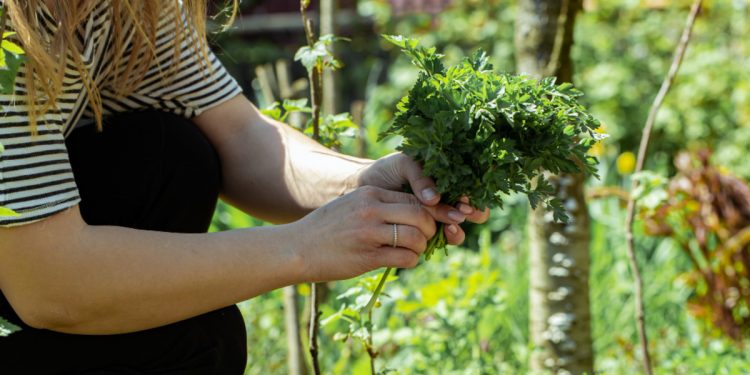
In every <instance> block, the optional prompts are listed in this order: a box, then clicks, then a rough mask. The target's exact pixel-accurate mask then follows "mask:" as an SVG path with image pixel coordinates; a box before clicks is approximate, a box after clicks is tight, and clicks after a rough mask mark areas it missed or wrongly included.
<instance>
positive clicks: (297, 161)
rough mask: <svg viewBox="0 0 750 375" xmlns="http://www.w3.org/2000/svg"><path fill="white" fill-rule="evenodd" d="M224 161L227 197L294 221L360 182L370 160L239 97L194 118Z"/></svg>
mask: <svg viewBox="0 0 750 375" xmlns="http://www.w3.org/2000/svg"><path fill="white" fill-rule="evenodd" d="M195 121H196V124H198V125H199V126H200V127H201V129H202V130H203V131H204V133H206V135H207V136H208V138H209V139H210V140H211V142H212V143H213V144H214V146H216V148H217V150H218V152H219V157H220V159H221V161H222V172H223V181H224V186H223V198H224V199H225V200H227V201H229V202H230V203H232V204H233V205H234V206H237V207H239V208H241V209H242V210H244V211H245V212H248V213H250V214H252V215H254V216H256V217H259V218H262V219H265V220H268V221H271V222H277V223H279V222H290V221H294V220H296V219H299V218H300V217H302V216H304V215H305V214H307V213H309V212H310V211H312V210H314V209H316V208H318V207H320V206H321V205H323V204H325V203H327V202H329V201H330V200H332V199H334V198H335V197H337V196H339V195H341V194H343V193H346V192H348V191H351V190H353V189H354V188H356V187H357V186H358V181H357V172H358V171H360V170H361V169H362V168H363V167H365V166H367V165H369V164H370V163H372V161H370V160H366V159H359V158H355V157H351V156H347V155H343V154H339V153H336V152H334V151H331V150H329V149H327V148H325V147H323V146H321V145H320V144H318V143H316V142H314V141H312V140H310V139H309V138H308V137H306V136H305V135H303V134H302V133H300V132H299V131H297V130H295V129H293V128H291V127H289V126H288V125H285V124H282V123H279V122H277V121H273V120H271V119H269V118H267V117H265V116H262V115H261V114H260V113H259V112H258V111H257V110H256V109H255V108H254V107H253V106H252V104H250V103H249V102H248V101H247V100H246V99H245V98H244V97H237V98H235V99H232V100H230V101H229V102H227V103H225V104H223V105H222V106H221V107H217V108H215V109H212V110H210V111H208V112H206V113H205V114H204V115H201V116H199V117H198V118H196V119H195Z"/></svg>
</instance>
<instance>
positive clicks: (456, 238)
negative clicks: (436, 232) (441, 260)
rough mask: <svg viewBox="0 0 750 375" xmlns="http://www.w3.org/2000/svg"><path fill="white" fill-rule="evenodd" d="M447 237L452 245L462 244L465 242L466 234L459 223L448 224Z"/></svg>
mask: <svg viewBox="0 0 750 375" xmlns="http://www.w3.org/2000/svg"><path fill="white" fill-rule="evenodd" d="M443 230H444V231H445V239H446V240H447V241H448V244H450V245H460V244H462V243H463V242H464V239H465V238H466V234H465V233H464V231H463V229H461V227H460V226H459V225H457V224H447V225H445V226H444V228H443Z"/></svg>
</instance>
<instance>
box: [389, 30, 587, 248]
mask: <svg viewBox="0 0 750 375" xmlns="http://www.w3.org/2000/svg"><path fill="white" fill-rule="evenodd" d="M386 39H387V40H388V41H389V42H391V43H393V44H395V45H397V46H399V47H401V48H402V49H403V51H404V52H405V53H406V54H407V55H408V56H409V57H410V58H411V59H412V62H413V63H414V64H415V65H417V67H419V68H420V69H421V72H420V74H419V78H418V79H417V82H416V83H415V84H414V87H413V88H412V89H411V90H410V91H409V94H408V95H407V96H405V97H404V98H403V99H401V102H400V103H399V104H398V111H397V113H396V116H395V119H394V121H393V124H392V125H391V127H390V128H389V129H388V130H387V131H386V132H385V133H384V134H383V135H384V136H385V135H399V136H402V137H403V138H404V141H403V143H402V144H401V145H400V146H399V147H398V149H399V150H401V151H403V152H404V153H405V154H407V155H409V156H411V157H412V158H414V159H415V160H416V161H418V162H420V163H421V164H422V165H423V169H424V173H425V175H428V176H431V177H433V178H434V179H435V182H436V184H437V188H438V190H439V191H440V193H441V194H442V195H443V197H444V200H445V201H446V202H447V203H449V204H455V203H457V202H458V200H459V198H460V197H461V196H468V197H470V198H471V201H472V203H473V204H474V205H476V206H477V207H479V208H485V207H501V208H502V205H503V196H507V195H508V194H510V193H515V192H520V193H524V194H526V195H527V196H528V198H529V203H530V204H531V206H532V207H534V208H535V207H536V206H537V205H539V204H542V203H543V204H545V205H547V206H548V207H549V208H550V209H551V210H552V211H553V212H554V215H555V219H557V220H560V221H565V220H566V219H567V217H566V215H565V212H564V209H563V207H562V205H561V203H560V202H559V201H557V200H555V199H554V197H553V189H552V186H551V185H550V184H549V182H547V180H546V179H545V177H544V173H545V172H550V173H554V174H557V173H563V172H564V173H580V172H584V173H587V174H593V175H596V164H597V160H596V158H594V157H592V156H589V155H587V152H588V151H589V149H590V148H591V146H592V145H593V144H594V143H595V142H596V141H597V140H599V139H600V138H601V134H599V133H597V132H596V131H595V130H596V129H597V128H598V127H599V122H598V121H597V120H596V119H595V118H594V117H593V116H591V115H590V114H589V113H588V112H587V111H586V110H585V108H584V107H583V106H582V105H581V104H579V103H578V101H577V99H576V98H578V97H580V96H581V95H582V93H581V92H580V91H578V90H576V89H575V88H574V87H573V85H571V84H569V83H564V84H562V85H559V86H556V85H555V79H554V78H545V79H543V80H541V81H537V80H534V79H531V78H529V77H526V76H516V75H511V74H498V73H495V72H494V71H493V70H492V69H493V67H492V64H490V63H489V60H488V57H487V55H486V54H485V53H484V52H482V51H478V52H476V53H475V54H474V55H473V56H471V57H470V58H467V59H465V60H463V61H462V62H461V63H459V64H458V65H455V66H452V67H450V68H446V67H445V66H444V65H443V63H442V56H441V55H439V54H437V53H436V52H435V51H436V49H435V48H434V47H433V48H424V47H421V46H419V42H418V41H417V40H415V39H410V38H405V37H402V36H386ZM434 248H435V247H430V248H428V251H427V252H426V253H425V254H426V256H427V257H428V258H429V256H430V255H431V253H432V250H434Z"/></svg>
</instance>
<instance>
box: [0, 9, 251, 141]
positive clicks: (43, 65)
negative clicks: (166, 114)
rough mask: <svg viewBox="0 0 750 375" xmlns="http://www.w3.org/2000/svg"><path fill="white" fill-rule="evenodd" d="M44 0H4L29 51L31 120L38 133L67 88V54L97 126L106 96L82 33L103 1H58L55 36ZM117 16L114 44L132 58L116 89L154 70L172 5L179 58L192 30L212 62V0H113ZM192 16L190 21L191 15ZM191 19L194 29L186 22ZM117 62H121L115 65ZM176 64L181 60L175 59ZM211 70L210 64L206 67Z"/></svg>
mask: <svg viewBox="0 0 750 375" xmlns="http://www.w3.org/2000/svg"><path fill="white" fill-rule="evenodd" d="M43 1H44V0H2V4H4V5H5V9H6V12H7V17H8V18H9V20H10V22H11V24H12V26H13V29H14V31H15V32H16V34H17V37H18V39H19V42H20V43H21V45H22V47H23V49H24V50H25V51H26V56H27V61H26V62H25V70H26V75H25V77H26V79H25V82H26V87H25V88H26V95H27V103H28V111H29V121H30V124H31V129H32V132H35V131H36V124H37V120H38V119H39V118H40V116H41V115H44V114H45V113H47V112H49V111H51V110H54V109H55V108H54V107H55V101H56V99H57V98H58V97H59V95H60V94H61V92H62V88H63V72H64V69H65V63H66V61H67V59H66V58H67V57H72V58H73V63H74V65H75V68H76V70H78V72H79V73H80V75H81V79H82V80H83V85H84V88H85V89H86V92H87V93H88V95H89V106H90V108H91V110H92V112H93V114H94V118H95V120H96V123H97V126H99V128H101V123H102V100H101V95H100V92H99V87H97V84H96V81H95V80H94V77H91V75H90V73H89V71H88V70H87V69H86V66H85V64H84V62H83V61H82V59H81V52H82V51H81V50H82V48H83V46H81V44H80V41H79V39H78V37H77V36H76V32H77V30H78V27H79V25H81V23H82V22H84V21H85V20H86V18H87V17H88V16H89V14H90V12H91V11H92V10H93V9H94V8H95V7H96V4H97V3H98V1H99V0H58V1H56V3H55V4H56V6H55V7H54V8H53V9H51V11H52V13H53V15H54V17H55V20H56V22H57V23H58V28H57V32H56V33H55V35H53V36H52V39H51V40H49V39H47V38H45V37H44V32H43V28H42V26H41V25H40V22H39V19H38V18H37V11H38V10H39V8H40V7H41V6H43V4H42V2H43ZM110 1H111V15H112V49H113V51H114V54H115V55H114V56H115V61H117V60H118V59H122V58H126V59H127V63H126V65H125V66H126V68H125V70H124V71H122V72H121V73H120V72H119V71H118V69H114V70H113V74H114V77H113V78H114V79H113V80H112V82H113V84H114V86H113V89H114V91H115V92H116V94H117V95H122V96H126V95H128V94H129V93H131V92H132V91H133V90H134V89H135V84H136V83H137V82H138V80H137V79H136V77H139V76H142V75H144V74H145V73H146V71H147V70H148V69H149V67H150V66H151V64H152V63H153V61H154V59H155V57H156V47H155V45H156V36H157V32H158V25H159V21H160V17H161V15H162V14H163V13H164V12H165V10H164V9H165V7H166V8H167V9H169V8H171V9H172V11H173V12H174V15H175V16H174V22H175V23H177V25H175V33H176V35H175V38H176V42H175V51H174V58H175V59H176V58H177V57H178V56H179V53H180V50H179V48H180V45H181V44H182V42H183V41H185V40H186V39H187V38H192V35H193V33H194V35H197V37H198V38H197V41H195V43H191V44H192V46H193V47H192V48H195V50H196V51H195V52H196V53H199V54H201V55H202V56H203V59H202V61H203V65H204V68H205V67H206V66H208V64H209V62H208V61H209V60H208V46H207V43H206V0H110ZM238 1H239V0H232V2H233V8H232V13H231V15H230V17H229V20H228V21H227V25H228V24H229V23H231V22H232V21H233V19H234V15H235V14H236V13H237V8H238ZM185 18H186V20H185ZM185 21H186V22H187V24H188V25H189V26H190V27H188V28H186V27H184V26H183V25H182V23H183V22H185ZM127 24H130V25H133V27H132V29H133V35H132V39H130V45H131V46H132V49H131V50H130V51H129V53H128V56H125V49H126V47H127V45H126V44H127V43H128V39H129V37H130V35H127V33H128V32H129V30H123V26H124V25H127ZM112 65H114V66H117V65H119V64H112ZM170 65H176V64H170ZM204 70H205V69H204Z"/></svg>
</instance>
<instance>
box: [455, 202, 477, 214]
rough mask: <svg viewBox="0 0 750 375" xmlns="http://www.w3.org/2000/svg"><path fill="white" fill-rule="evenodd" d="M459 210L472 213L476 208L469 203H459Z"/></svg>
mask: <svg viewBox="0 0 750 375" xmlns="http://www.w3.org/2000/svg"><path fill="white" fill-rule="evenodd" d="M458 210H459V211H461V212H463V213H464V214H465V215H471V214H472V213H473V212H474V209H473V208H471V206H469V205H468V204H459V205H458Z"/></svg>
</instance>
